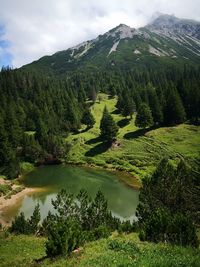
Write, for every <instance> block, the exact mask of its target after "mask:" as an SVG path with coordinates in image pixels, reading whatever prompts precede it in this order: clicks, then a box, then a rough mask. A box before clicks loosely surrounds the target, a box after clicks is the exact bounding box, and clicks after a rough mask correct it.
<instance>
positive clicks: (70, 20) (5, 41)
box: [0, 0, 200, 67]
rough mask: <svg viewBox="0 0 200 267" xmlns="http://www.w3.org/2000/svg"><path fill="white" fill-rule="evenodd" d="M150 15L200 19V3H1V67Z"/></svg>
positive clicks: (107, 0) (182, 0) (64, 0)
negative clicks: (170, 15) (160, 14)
mask: <svg viewBox="0 0 200 267" xmlns="http://www.w3.org/2000/svg"><path fill="white" fill-rule="evenodd" d="M155 12H162V13H167V14H174V15H176V16H177V17H181V18H190V19H195V20H198V21H200V0H98V1H96V0H0V66H2V65H8V64H9V65H11V66H13V67H20V66H22V65H24V64H26V63H29V62H32V61H33V60H36V59H38V58H40V57H41V56H44V55H48V54H52V53H55V52H57V51H59V50H63V49H67V48H69V47H71V46H74V45H76V44H78V43H80V42H82V41H86V40H89V39H92V38H95V37H96V36H97V35H99V34H102V33H104V32H106V31H108V30H110V29H111V28H113V27H115V26H117V25H119V24H120V23H125V24H127V25H129V26H131V27H136V28H137V27H140V26H144V25H145V24H146V23H148V21H150V19H151V18H152V15H153V14H154V13H155Z"/></svg>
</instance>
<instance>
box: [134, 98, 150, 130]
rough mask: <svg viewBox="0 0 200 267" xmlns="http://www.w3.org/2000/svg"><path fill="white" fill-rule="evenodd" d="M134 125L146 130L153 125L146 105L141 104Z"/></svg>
mask: <svg viewBox="0 0 200 267" xmlns="http://www.w3.org/2000/svg"><path fill="white" fill-rule="evenodd" d="M135 125H136V126H137V127H139V128H146V127H150V126H152V125H153V117H152V114H151V110H150V108H149V107H148V105H147V104H145V103H142V104H141V105H140V106H139V108H138V111H137V115H136V119H135Z"/></svg>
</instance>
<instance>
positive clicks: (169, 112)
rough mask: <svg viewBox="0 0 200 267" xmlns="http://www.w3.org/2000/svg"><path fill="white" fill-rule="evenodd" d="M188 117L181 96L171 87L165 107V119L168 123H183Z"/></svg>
mask: <svg viewBox="0 0 200 267" xmlns="http://www.w3.org/2000/svg"><path fill="white" fill-rule="evenodd" d="M185 119H186V113H185V109H184V106H183V104H182V102H181V99H180V96H179V95H178V93H177V92H176V90H175V89H174V90H173V89H169V92H168V96H167V97H166V104H165V108H164V121H165V124H166V125H170V124H172V125H176V124H180V123H183V122H184V121H185Z"/></svg>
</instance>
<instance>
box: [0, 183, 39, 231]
mask: <svg viewBox="0 0 200 267" xmlns="http://www.w3.org/2000/svg"><path fill="white" fill-rule="evenodd" d="M0 184H1V185H2V184H7V185H10V186H11V190H12V191H10V192H9V194H5V195H3V196H1V197H0V223H1V224H2V225H3V226H8V225H9V224H10V222H8V221H7V219H6V217H5V216H4V215H3V213H4V211H5V210H6V209H7V208H10V207H12V206H14V205H15V204H16V203H17V202H18V201H20V200H22V199H23V198H24V197H25V196H26V195H29V194H32V193H33V192H36V191H38V189H37V188H28V187H24V186H21V185H15V184H12V183H11V182H10V181H7V180H3V179H0Z"/></svg>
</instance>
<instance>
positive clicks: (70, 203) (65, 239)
mask: <svg viewBox="0 0 200 267" xmlns="http://www.w3.org/2000/svg"><path fill="white" fill-rule="evenodd" d="M52 204H53V206H54V208H55V210H56V214H51V213H49V214H48V216H47V218H46V219H45V220H44V221H43V224H42V231H41V233H43V234H45V235H47V238H48V240H47V242H46V253H47V256H48V257H55V256H58V255H69V254H70V253H71V252H72V251H73V250H74V249H76V248H78V247H79V246H81V245H83V244H84V243H85V242H87V241H92V240H97V239H99V238H107V237H108V236H109V235H110V234H111V231H114V230H116V229H120V230H121V231H122V229H123V228H124V227H125V228H126V229H127V228H129V229H128V230H129V231H130V232H131V231H133V228H130V222H129V223H127V224H126V223H123V227H121V228H120V225H121V223H120V221H119V220H118V219H116V218H115V217H113V216H112V214H111V212H110V211H108V207H107V201H106V200H105V198H104V196H103V194H102V193H101V192H100V191H99V192H98V193H97V194H96V196H95V198H94V199H93V200H92V199H90V198H89V196H88V194H87V192H86V191H85V190H81V191H80V192H79V194H78V195H77V196H76V197H75V196H73V195H72V194H68V193H67V192H66V191H65V190H62V191H61V192H60V193H59V194H58V195H57V197H56V199H55V200H52Z"/></svg>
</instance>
